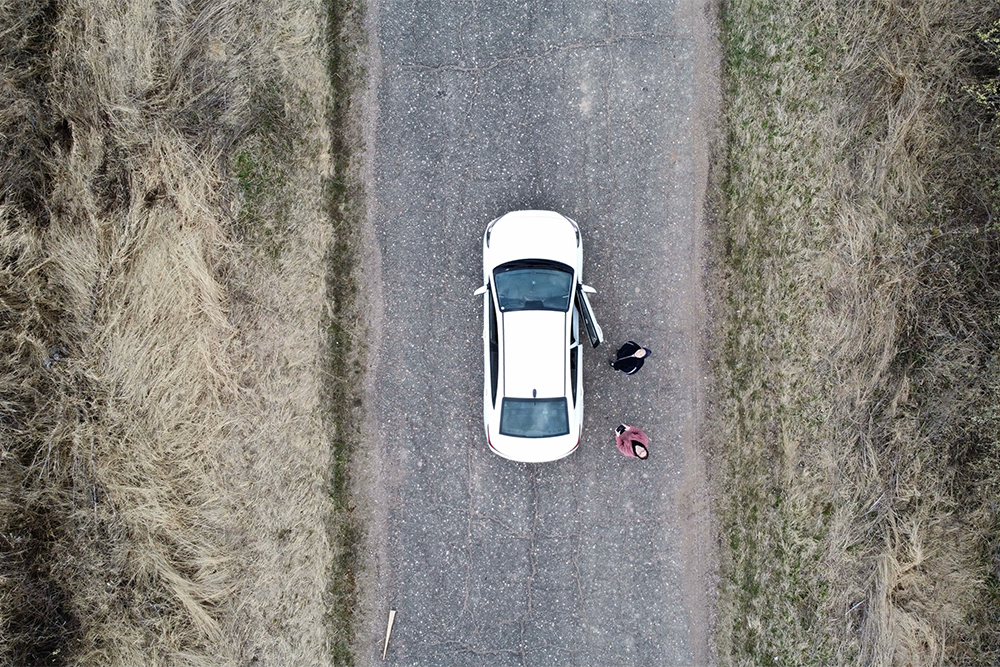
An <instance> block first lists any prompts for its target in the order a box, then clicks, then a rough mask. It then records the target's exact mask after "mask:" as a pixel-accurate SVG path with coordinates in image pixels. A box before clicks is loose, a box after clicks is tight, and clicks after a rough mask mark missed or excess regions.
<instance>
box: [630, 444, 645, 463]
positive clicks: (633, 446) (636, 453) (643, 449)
mask: <svg viewBox="0 0 1000 667" xmlns="http://www.w3.org/2000/svg"><path fill="white" fill-rule="evenodd" d="M636 447H642V451H644V452H646V455H645V456H639V452H637V451H636V450H635V448H636ZM632 453H633V454H635V457H636V458H637V459H642V460H643V461H645V460H646V459H648V458H649V447H647V446H646V445H644V444H642V443H641V442H639V441H638V440H633V441H632Z"/></svg>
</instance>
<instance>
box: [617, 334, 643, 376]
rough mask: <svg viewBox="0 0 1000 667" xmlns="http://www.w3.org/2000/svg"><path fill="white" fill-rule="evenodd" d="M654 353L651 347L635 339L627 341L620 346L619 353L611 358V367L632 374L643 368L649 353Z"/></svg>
mask: <svg viewBox="0 0 1000 667" xmlns="http://www.w3.org/2000/svg"><path fill="white" fill-rule="evenodd" d="M651 354H653V353H652V352H651V351H650V350H649V348H646V347H643V346H641V345H639V344H638V343H636V342H635V341H633V340H630V341H628V342H626V343H625V344H624V345H622V346H621V347H620V348H618V353H617V354H616V355H615V358H614V359H610V360H609V361H608V363H610V364H611V368H613V369H615V370H616V371H621V372H622V373H625V375H632V373H635V372H636V371H637V370H639V369H640V368H642V365H643V364H644V363H645V362H646V359H648V358H649V355H651Z"/></svg>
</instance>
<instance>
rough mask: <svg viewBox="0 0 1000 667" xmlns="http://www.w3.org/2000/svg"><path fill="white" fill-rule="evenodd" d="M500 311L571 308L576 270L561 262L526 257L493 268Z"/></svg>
mask: <svg viewBox="0 0 1000 667" xmlns="http://www.w3.org/2000/svg"><path fill="white" fill-rule="evenodd" d="M493 282H494V284H495V285H496V288H497V302H498V303H499V304H500V310H501V311H502V312H505V313H509V312H510V311H512V310H561V311H563V312H566V311H567V310H569V302H570V292H571V291H572V289H573V269H571V268H569V267H568V266H566V265H565V264H560V263H559V262H546V261H542V260H523V261H518V262H508V263H507V264H501V265H500V266H498V267H497V268H496V269H494V271H493Z"/></svg>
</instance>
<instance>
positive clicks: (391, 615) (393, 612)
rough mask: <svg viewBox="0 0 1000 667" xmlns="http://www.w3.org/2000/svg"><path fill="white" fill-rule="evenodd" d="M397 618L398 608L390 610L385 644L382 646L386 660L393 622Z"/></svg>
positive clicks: (383, 657)
mask: <svg viewBox="0 0 1000 667" xmlns="http://www.w3.org/2000/svg"><path fill="white" fill-rule="evenodd" d="M395 620H396V610H395V609H390V610H389V625H388V627H386V629H385V645H384V646H383V647H382V659H383V660H385V652H386V651H388V650H389V635H391V634H392V623H393V621H395Z"/></svg>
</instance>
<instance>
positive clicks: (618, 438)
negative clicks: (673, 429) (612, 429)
mask: <svg viewBox="0 0 1000 667" xmlns="http://www.w3.org/2000/svg"><path fill="white" fill-rule="evenodd" d="M625 426H626V428H625V432H624V433H621V434H618V435H615V444H616V445H618V450H619V451H620V452H621V453H622V454H624V455H625V456H631V457H632V458H638V457H637V456H636V455H635V452H634V451H632V441H633V440H634V441H635V442H637V443H639V444H640V445H642V446H643V447H645V448H646V450H647V451H648V450H649V438H647V437H646V434H645V433H643V432H642V431H640V430H639V429H637V428H636V427H634V426H629V425H628V424H626V425H625Z"/></svg>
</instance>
